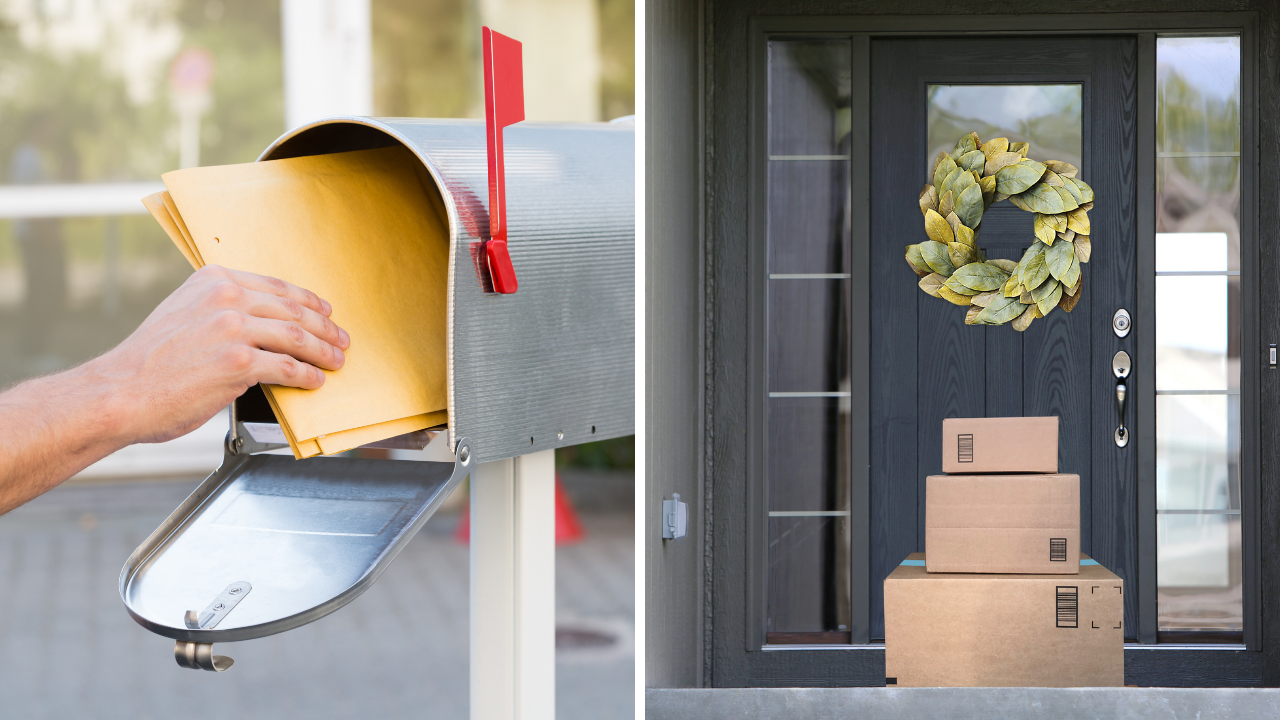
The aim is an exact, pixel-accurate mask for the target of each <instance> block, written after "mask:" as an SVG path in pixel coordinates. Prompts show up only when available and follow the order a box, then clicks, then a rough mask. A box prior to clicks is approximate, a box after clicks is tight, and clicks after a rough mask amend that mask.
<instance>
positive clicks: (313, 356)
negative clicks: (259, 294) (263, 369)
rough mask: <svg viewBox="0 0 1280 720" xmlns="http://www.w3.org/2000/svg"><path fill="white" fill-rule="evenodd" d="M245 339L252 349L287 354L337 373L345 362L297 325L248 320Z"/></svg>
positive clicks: (337, 351) (339, 352)
mask: <svg viewBox="0 0 1280 720" xmlns="http://www.w3.org/2000/svg"><path fill="white" fill-rule="evenodd" d="M245 339H246V341H247V342H248V343H249V344H250V345H252V346H254V347H257V348H260V349H262V350H266V351H268V352H272V353H280V354H283V355H289V356H291V357H294V358H297V359H298V360H301V361H302V362H304V363H308V364H310V365H314V366H316V367H318V368H324V369H325V370H337V369H338V368H340V367H342V366H343V364H344V363H345V362H346V356H345V355H344V354H343V353H342V350H341V349H339V348H338V347H337V346H335V345H332V344H330V343H328V342H325V341H324V340H321V339H320V338H318V337H316V336H315V335H313V334H311V333H309V332H307V331H306V330H304V329H303V328H302V326H301V325H299V324H298V323H296V322H291V321H286V320H272V319H267V318H259V317H249V318H247V319H246V320H245Z"/></svg>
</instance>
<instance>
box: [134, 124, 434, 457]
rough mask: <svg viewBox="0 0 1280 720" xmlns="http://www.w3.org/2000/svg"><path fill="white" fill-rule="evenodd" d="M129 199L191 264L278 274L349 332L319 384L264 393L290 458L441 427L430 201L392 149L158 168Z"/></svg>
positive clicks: (415, 164)
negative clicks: (158, 188)
mask: <svg viewBox="0 0 1280 720" xmlns="http://www.w3.org/2000/svg"><path fill="white" fill-rule="evenodd" d="M163 179H164V183H165V187H166V188H168V190H167V191H166V192H161V193H157V194H155V195H151V196H149V197H147V198H145V199H144V200H143V203H144V204H145V205H146V206H147V209H148V210H150V211H151V214H152V215H153V216H154V217H155V218H156V220H157V221H158V222H159V223H160V225H161V226H162V227H163V228H164V230H165V232H166V233H168V235H169V237H170V238H171V239H172V240H173V242H174V244H175V245H177V246H178V249H179V250H181V251H182V254H183V255H184V256H186V258H187V260H188V261H189V262H190V263H191V265H192V266H193V267H195V268H197V269H198V268H201V267H203V266H204V265H205V264H209V263H213V264H218V265H222V266H224V267H228V268H234V269H237V270H246V271H249V272H255V273H259V274H262V275H269V276H272V277H277V278H280V279H282V280H287V281H288V282H291V283H293V284H295V285H298V286H300V287H304V288H307V289H309V290H312V291H314V292H315V293H316V294H318V295H319V296H320V297H322V298H324V299H326V300H328V301H329V303H330V304H331V305H332V306H333V314H332V316H331V317H332V320H333V321H334V322H335V323H337V324H338V326H339V327H342V328H343V329H345V330H346V331H347V332H348V333H349V334H350V335H351V347H350V349H348V350H347V351H346V364H345V365H344V366H343V367H342V368H341V369H339V370H336V371H328V370H326V371H324V373H325V375H326V378H325V383H324V386H322V387H321V388H319V389H317V390H300V389H297V388H289V387H282V386H278V385H265V386H263V390H264V391H265V393H266V396H267V400H268V401H269V402H270V403H271V408H272V410H274V411H275V415H276V419H277V420H278V421H279V423H280V427H281V429H283V430H284V435H285V437H286V438H288V440H289V447H290V448H292V450H293V454H294V456H295V457H297V458H305V457H311V456H313V455H319V454H325V455H332V454H334V453H339V452H342V451H344V450H349V449H351V448H354V447H358V446H360V445H364V444H366V443H370V442H375V441H378V440H383V439H386V438H389V437H394V436H396V435H402V434H404V433H408V432H413V431H415V430H421V429H423V428H428V427H434V426H437V425H441V424H444V423H446V422H447V421H448V413H447V407H448V395H447V388H446V365H445V363H446V348H445V332H446V329H445V328H446V318H445V312H446V285H447V282H448V261H449V230H448V220H447V218H446V214H445V209H444V204H443V202H442V201H441V199H440V195H439V192H438V190H437V189H436V187H435V184H434V182H433V181H432V180H431V178H430V176H428V175H427V173H426V170H425V168H423V166H422V163H421V162H420V161H419V160H418V159H417V158H416V157H415V156H414V155H412V154H411V153H410V152H409V151H408V150H406V149H405V148H403V147H400V146H396V147H389V148H382V149H377V150H361V151H356V152H346V153H337V154H332V155H316V156H309V157H298V158H289V159H284V160H272V161H267V162H256V163H248V164H244V165H225V166H219V167H203V168H191V169H188V170H178V171H174V172H170V173H165V174H164V176H163Z"/></svg>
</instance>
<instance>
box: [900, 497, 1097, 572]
mask: <svg viewBox="0 0 1280 720" xmlns="http://www.w3.org/2000/svg"><path fill="white" fill-rule="evenodd" d="M924 551H925V554H926V556H927V557H928V559H929V560H928V562H929V564H928V569H929V572H946V573H1032V574H1043V575H1073V574H1075V573H1076V572H1079V569H1080V476H1079V475H1065V474H1063V475H1060V474H1053V475H931V476H929V477H928V478H926V479H925V500H924Z"/></svg>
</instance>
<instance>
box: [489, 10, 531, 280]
mask: <svg viewBox="0 0 1280 720" xmlns="http://www.w3.org/2000/svg"><path fill="white" fill-rule="evenodd" d="M482 33H483V36H484V126H485V136H486V138H487V140H488V146H489V242H487V243H485V255H486V257H487V258H488V260H489V275H490V276H492V278H493V289H495V290H497V291H498V292H500V293H513V292H515V291H516V287H517V285H516V270H515V268H514V267H512V265H511V255H510V254H509V253H508V252H507V181H506V173H505V170H504V168H503V157H502V129H503V128H505V127H506V126H508V125H514V124H516V123H518V122H520V121H521V120H524V65H523V63H522V62H521V56H520V43H519V41H517V40H512V39H511V38H509V37H507V36H506V35H502V34H500V33H496V32H494V31H492V30H490V29H489V28H487V27H486V28H484V30H483V31H482Z"/></svg>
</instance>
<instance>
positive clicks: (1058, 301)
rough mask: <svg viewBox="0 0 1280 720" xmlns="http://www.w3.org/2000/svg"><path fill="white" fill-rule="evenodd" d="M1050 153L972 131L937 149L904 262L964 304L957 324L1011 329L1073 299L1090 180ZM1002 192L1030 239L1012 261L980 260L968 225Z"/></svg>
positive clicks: (1077, 293) (1084, 249)
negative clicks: (919, 231)
mask: <svg viewBox="0 0 1280 720" xmlns="http://www.w3.org/2000/svg"><path fill="white" fill-rule="evenodd" d="M1076 172H1077V170H1076V168H1075V166H1073V165H1071V164H1070V163H1065V162H1062V161H1059V160H1046V161H1045V162H1043V163H1041V162H1037V161H1035V160H1031V159H1029V158H1028V157H1027V143H1024V142H1015V143H1011V142H1009V139H1008V138H994V139H991V140H988V141H986V142H985V143H983V142H981V141H980V140H979V139H978V134H977V133H969V134H968V135H965V136H964V137H962V138H960V141H959V142H957V143H956V147H955V149H954V150H952V151H951V152H950V153H945V152H943V153H939V154H938V159H937V160H936V161H935V162H934V164H933V184H932V185H925V186H924V190H922V191H921V192H920V212H922V213H924V230H925V233H926V234H927V235H928V236H929V239H928V240H926V241H924V242H922V243H919V244H916V245H908V246H907V263H908V264H909V265H911V269H912V270H915V271H916V274H917V275H919V276H920V278H921V280H920V289H921V290H924V291H925V292H927V293H929V294H930V295H932V296H934V297H940V298H943V299H946V300H949V301H950V302H953V303H955V304H956V305H964V306H967V307H968V308H969V312H968V314H967V315H965V318H964V322H965V324H966V325H1003V324H1004V323H1007V322H1010V321H1012V322H1013V328H1014V329H1015V330H1017V331H1019V332H1022V331H1023V330H1026V329H1027V327H1029V326H1030V325H1031V322H1032V321H1033V320H1035V319H1036V318H1039V317H1044V316H1045V315H1048V314H1049V313H1050V312H1052V311H1053V309H1054V307H1061V308H1062V309H1063V310H1065V311H1066V312H1071V310H1072V308H1074V307H1075V306H1076V303H1078V302H1080V297H1081V296H1082V292H1081V290H1082V288H1083V283H1081V282H1080V265H1081V263H1087V262H1089V254H1090V252H1091V246H1090V243H1089V212H1088V211H1089V210H1090V209H1091V208H1092V207H1093V188H1091V187H1089V186H1088V185H1087V184H1085V182H1084V181H1083V180H1079V179H1077V178H1076ZM1006 198H1007V199H1008V200H1009V201H1010V202H1012V203H1013V204H1014V205H1017V206H1018V207H1020V208H1022V209H1023V210H1026V211H1027V212H1030V213H1035V222H1034V228H1035V234H1036V239H1035V242H1033V243H1032V244H1031V247H1029V248H1027V252H1026V253H1025V254H1023V256H1022V261H1021V262H1016V263H1015V262H1014V261H1012V260H988V259H987V256H986V253H984V252H983V251H982V249H981V248H979V247H978V226H979V225H980V224H981V223H982V214H983V213H984V212H986V210H987V208H989V207H991V204H992V203H996V202H1000V201H1001V200H1004V199H1006Z"/></svg>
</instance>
